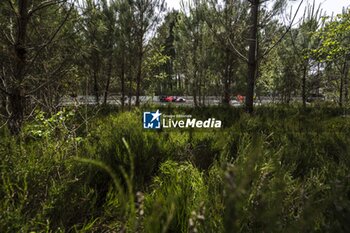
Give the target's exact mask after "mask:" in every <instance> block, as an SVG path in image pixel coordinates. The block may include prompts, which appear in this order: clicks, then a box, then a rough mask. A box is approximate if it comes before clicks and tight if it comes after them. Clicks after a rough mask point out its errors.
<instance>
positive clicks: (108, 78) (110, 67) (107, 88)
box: [103, 54, 112, 105]
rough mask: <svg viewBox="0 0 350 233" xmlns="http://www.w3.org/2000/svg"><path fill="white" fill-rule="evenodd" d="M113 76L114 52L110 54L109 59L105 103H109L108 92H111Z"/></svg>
mask: <svg viewBox="0 0 350 233" xmlns="http://www.w3.org/2000/svg"><path fill="white" fill-rule="evenodd" d="M111 77H112V54H111V55H110V56H109V60H108V68H107V82H106V87H105V93H104V98H103V104H104V105H106V104H107V98H108V93H109V86H110V82H111Z"/></svg>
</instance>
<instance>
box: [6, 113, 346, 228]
mask: <svg viewBox="0 0 350 233" xmlns="http://www.w3.org/2000/svg"><path fill="white" fill-rule="evenodd" d="M214 110H215V111H214ZM166 111H168V113H169V114H170V113H176V112H178V113H181V114H184V113H187V114H192V115H193V116H195V117H197V118H206V117H208V116H209V115H210V112H211V113H212V115H215V114H220V115H221V118H222V119H223V120H224V128H223V129H221V130H217V131H211V132H208V131H205V130H165V129H163V130H162V131H148V130H144V129H142V123H141V122H142V121H141V115H142V114H141V112H140V110H134V111H133V112H123V113H118V114H110V115H103V116H100V117H98V118H96V119H94V120H92V121H91V122H90V125H89V128H90V132H89V133H88V134H87V135H80V136H81V137H82V138H83V140H81V142H80V143H78V144H74V143H73V142H71V141H67V140H66V139H67V137H62V135H61V134H59V133H53V132H54V131H52V130H51V128H56V127H58V128H59V126H61V125H62V121H61V120H60V119H61V118H60V117H62V116H67V115H70V113H69V112H66V111H62V112H61V113H59V114H57V115H52V116H45V115H43V114H41V113H39V114H38V116H37V117H36V118H35V119H36V120H34V121H33V122H32V123H30V124H28V125H26V126H25V129H27V130H26V131H25V132H26V133H23V134H22V135H20V136H17V137H13V136H9V134H8V132H7V131H6V130H4V129H2V130H0V136H1V139H2V140H1V141H0V156H1V158H2V159H1V161H0V167H1V170H0V196H1V201H0V213H1V218H0V229H1V230H2V232H31V231H33V232H105V231H117V232H120V231H123V232H203V233H204V232H244V233H246V232H305V233H306V232H337V233H338V232H340V233H342V232H344V233H345V232H348V231H349V224H348V219H349V217H350V216H349V213H350V199H349V196H348V194H349V192H350V189H349V187H350V186H349V182H350V180H349V176H348V174H349V167H350V160H349V158H348V156H347V155H348V154H349V153H350V147H349V145H350V139H349V138H348V136H347V135H348V134H349V126H350V121H349V119H348V118H344V117H341V115H342V114H343V111H341V109H338V108H329V107H322V108H320V109H315V108H306V109H300V108H297V107H293V108H291V107H288V108H286V107H283V106H274V107H261V108H258V109H257V111H256V113H255V116H249V115H247V114H245V113H244V112H242V111H241V110H240V109H231V110H229V109H227V108H218V107H216V108H208V109H205V108H202V109H201V110H198V109H186V108H178V109H167V110H165V109H164V112H166ZM215 117H216V118H217V119H220V116H219V115H218V116H216V115H215ZM39 119H41V120H39ZM70 121H73V122H70ZM74 121H75V119H74V118H71V119H70V118H69V117H68V118H65V120H64V122H66V123H65V124H66V125H70V124H73V123H74ZM68 122H70V123H68ZM38 129H40V130H41V132H42V134H41V136H40V135H38V134H35V133H34V132H36V131H37V130H38ZM33 133H34V134H35V137H34V138H33V136H34V135H33ZM45 135H46V136H45ZM70 143H72V145H75V146H70V145H71V144H70ZM57 145H62V146H57ZM62 147H64V148H62Z"/></svg>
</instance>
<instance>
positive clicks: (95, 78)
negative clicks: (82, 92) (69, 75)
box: [94, 69, 100, 105]
mask: <svg viewBox="0 0 350 233" xmlns="http://www.w3.org/2000/svg"><path fill="white" fill-rule="evenodd" d="M97 76H98V75H97V71H96V69H95V70H94V95H95V101H96V104H97V105H98V104H99V102H100V98H99V90H98V78H97Z"/></svg>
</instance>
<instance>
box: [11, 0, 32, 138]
mask: <svg viewBox="0 0 350 233" xmlns="http://www.w3.org/2000/svg"><path fill="white" fill-rule="evenodd" d="M18 9H19V12H18V25H17V35H16V43H15V54H16V58H17V59H16V64H15V69H14V70H15V72H14V78H15V82H14V83H13V85H12V86H11V88H10V95H9V107H10V112H11V115H10V119H9V129H10V132H11V133H12V134H18V133H19V132H20V131H21V128H22V123H23V118H24V108H25V93H24V88H23V79H24V76H25V69H26V63H27V56H26V53H27V50H26V35H27V25H28V1H26V0H19V1H18Z"/></svg>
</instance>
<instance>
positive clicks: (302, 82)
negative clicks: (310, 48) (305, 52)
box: [301, 62, 308, 108]
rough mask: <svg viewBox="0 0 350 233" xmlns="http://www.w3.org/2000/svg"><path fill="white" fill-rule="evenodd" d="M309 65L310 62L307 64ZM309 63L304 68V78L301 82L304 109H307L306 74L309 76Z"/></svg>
mask: <svg viewBox="0 0 350 233" xmlns="http://www.w3.org/2000/svg"><path fill="white" fill-rule="evenodd" d="M307 63H308V62H307ZM307 63H305V64H304V67H303V77H302V80H301V97H302V101H303V108H305V107H306V74H307Z"/></svg>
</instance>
